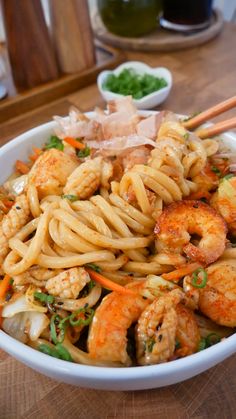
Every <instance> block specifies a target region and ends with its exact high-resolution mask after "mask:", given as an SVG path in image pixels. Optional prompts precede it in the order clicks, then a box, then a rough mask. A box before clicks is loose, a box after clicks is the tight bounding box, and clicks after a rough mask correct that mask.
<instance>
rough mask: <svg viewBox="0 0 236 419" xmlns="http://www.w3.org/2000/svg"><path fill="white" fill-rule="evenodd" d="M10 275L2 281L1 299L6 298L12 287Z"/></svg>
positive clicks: (0, 288) (0, 282)
mask: <svg viewBox="0 0 236 419" xmlns="http://www.w3.org/2000/svg"><path fill="white" fill-rule="evenodd" d="M10 280H11V277H10V275H5V276H4V278H3V279H2V281H0V299H2V298H4V297H5V295H6V293H7V291H8V289H9V287H10Z"/></svg>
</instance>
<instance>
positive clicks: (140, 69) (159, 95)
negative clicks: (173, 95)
mask: <svg viewBox="0 0 236 419" xmlns="http://www.w3.org/2000/svg"><path fill="white" fill-rule="evenodd" d="M125 68H132V69H134V70H135V71H136V72H137V73H138V74H144V73H146V74H151V75H152V76H155V77H159V78H161V77H163V78H164V79H165V80H166V81H167V86H166V87H163V88H162V89H160V90H157V91H156V92H153V93H150V94H149V95H147V96H144V97H143V98H142V99H133V102H134V104H135V106H136V107H137V108H138V109H152V108H155V107H156V106H157V105H160V103H162V102H164V100H166V98H167V96H168V95H169V93H170V89H171V87H172V75H171V72H170V71H169V70H168V69H167V68H165V67H156V68H152V67H149V65H147V64H144V63H142V62H140V61H127V62H126V63H123V64H121V65H119V66H118V67H117V68H116V69H115V70H113V71H110V70H105V71H102V72H101V73H100V74H99V75H98V78H97V85H98V89H99V91H100V93H101V95H102V97H103V99H105V101H106V102H108V101H109V100H114V99H119V98H121V97H123V96H124V95H120V94H117V93H113V92H110V91H109V90H105V89H104V88H103V83H104V81H105V80H106V78H107V76H108V75H109V74H115V75H116V76H117V75H118V74H120V73H121V72H122V70H124V69H125Z"/></svg>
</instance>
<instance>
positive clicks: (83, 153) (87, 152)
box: [76, 146, 91, 158]
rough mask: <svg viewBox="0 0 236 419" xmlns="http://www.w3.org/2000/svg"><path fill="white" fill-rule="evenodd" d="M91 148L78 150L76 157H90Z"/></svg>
mask: <svg viewBox="0 0 236 419" xmlns="http://www.w3.org/2000/svg"><path fill="white" fill-rule="evenodd" d="M90 151H91V150H90V147H88V146H86V147H85V148H84V149H83V150H76V156H77V157H80V158H83V157H88V156H89V155H90Z"/></svg>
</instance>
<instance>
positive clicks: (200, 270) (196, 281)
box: [191, 268, 208, 288]
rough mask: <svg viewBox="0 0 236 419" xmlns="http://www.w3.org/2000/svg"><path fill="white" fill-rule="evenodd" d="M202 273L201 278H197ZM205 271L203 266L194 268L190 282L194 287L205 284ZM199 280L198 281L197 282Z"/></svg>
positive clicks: (200, 286)
mask: <svg viewBox="0 0 236 419" xmlns="http://www.w3.org/2000/svg"><path fill="white" fill-rule="evenodd" d="M200 273H202V278H199V274H200ZM207 277H208V275H207V271H205V269H203V268H198V269H196V271H194V272H193V277H192V280H191V284H192V285H193V286H194V287H195V288H204V287H205V286H206V283H207ZM199 280H200V282H199Z"/></svg>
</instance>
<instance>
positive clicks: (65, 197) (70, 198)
mask: <svg viewBox="0 0 236 419" xmlns="http://www.w3.org/2000/svg"><path fill="white" fill-rule="evenodd" d="M61 197H62V199H68V200H69V201H71V202H75V201H78V199H79V198H78V196H77V195H62V196H61Z"/></svg>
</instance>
